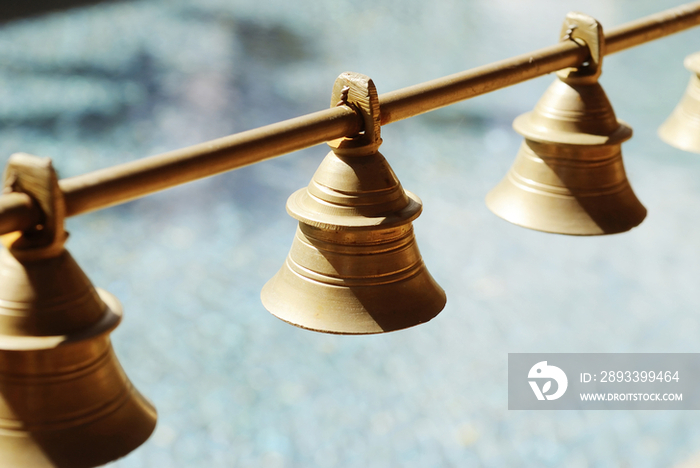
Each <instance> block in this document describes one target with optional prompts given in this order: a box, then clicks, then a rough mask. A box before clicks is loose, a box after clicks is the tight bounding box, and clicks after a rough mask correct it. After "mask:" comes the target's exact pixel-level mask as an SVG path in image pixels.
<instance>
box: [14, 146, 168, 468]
mask: <svg viewBox="0 0 700 468" xmlns="http://www.w3.org/2000/svg"><path fill="white" fill-rule="evenodd" d="M5 187H6V189H12V190H22V191H25V192H27V193H28V194H29V195H30V196H32V198H33V199H35V200H36V201H37V204H38V205H39V206H41V207H42V212H43V213H45V214H44V216H43V218H42V219H41V224H40V225H37V226H35V227H33V228H32V229H30V230H27V231H25V232H24V233H20V232H14V233H11V234H6V235H4V236H2V242H3V244H4V245H5V248H2V250H0V468H17V467H39V468H41V467H92V466H98V465H103V464H105V463H108V462H110V461H112V460H115V459H117V458H119V457H122V456H124V455H126V454H127V453H129V452H130V451H132V450H133V449H135V448H136V447H138V446H139V445H141V444H142V443H143V442H144V441H145V440H146V439H147V438H148V437H149V435H150V434H151V432H152V431H153V429H154V428H155V423H156V412H155V409H154V408H153V406H152V405H151V404H150V403H149V402H148V401H147V400H146V399H145V398H144V397H143V396H141V394H140V393H139V392H138V391H137V390H136V389H135V388H134V387H133V385H132V384H131V382H130V381H129V379H128V378H127V376H126V374H125V373H124V371H123V370H122V368H121V366H120V365H119V361H118V360H117V358H116V356H115V355H114V352H113V350H112V345H111V342H110V339H109V333H110V332H111V331H112V330H113V329H114V328H115V327H116V326H117V325H118V324H119V321H120V320H121V317H122V309H121V305H120V304H119V302H118V301H117V300H116V298H114V297H113V296H112V295H111V294H109V293H107V292H106V291H102V290H98V289H95V288H94V287H93V286H92V284H91V283H90V280H89V279H88V278H87V277H86V276H85V274H84V273H83V272H82V270H81V269H80V267H79V266H78V265H77V264H76V263H75V261H74V260H73V258H72V257H71V256H70V254H69V253H68V252H67V251H66V250H65V249H64V248H63V243H64V241H65V239H66V237H67V235H66V233H65V231H64V230H63V217H64V209H65V208H64V205H63V201H62V197H61V191H60V190H59V188H58V181H57V179H56V175H55V172H54V171H53V168H52V167H51V163H50V160H48V159H40V158H35V157H32V156H29V155H15V156H13V157H12V158H11V161H10V164H9V165H8V168H7V170H6V173H5Z"/></svg>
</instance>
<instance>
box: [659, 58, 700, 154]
mask: <svg viewBox="0 0 700 468" xmlns="http://www.w3.org/2000/svg"><path fill="white" fill-rule="evenodd" d="M683 65H685V68H687V69H688V70H690V71H691V72H692V76H691V77H690V83H688V88H687V89H686V90H685V94H684V95H683V99H681V102H680V103H679V104H678V106H676V108H675V109H674V111H673V113H672V114H671V116H670V117H669V118H668V119H667V120H666V122H664V124H663V125H662V126H661V127H660V128H659V136H660V137H661V139H662V140H663V141H665V142H666V143H668V144H669V145H671V146H673V147H676V148H678V149H682V150H684V151H691V152H693V153H700V52H698V53H695V54H692V55H689V56H688V57H686V59H685V61H684V62H683Z"/></svg>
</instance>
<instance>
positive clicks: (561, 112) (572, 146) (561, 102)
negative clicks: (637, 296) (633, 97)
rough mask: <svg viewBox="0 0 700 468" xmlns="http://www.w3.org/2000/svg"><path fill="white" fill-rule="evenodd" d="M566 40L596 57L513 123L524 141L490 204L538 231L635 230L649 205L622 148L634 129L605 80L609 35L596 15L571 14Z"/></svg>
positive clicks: (562, 74)
mask: <svg viewBox="0 0 700 468" xmlns="http://www.w3.org/2000/svg"><path fill="white" fill-rule="evenodd" d="M561 38H562V40H573V41H575V42H577V43H578V44H579V45H581V46H588V47H589V49H590V51H591V55H590V58H589V60H588V62H585V63H584V64H583V65H582V66H581V67H579V68H569V69H564V70H561V71H559V72H557V76H558V78H557V80H556V81H555V82H554V83H553V84H552V85H551V86H550V87H549V89H547V91H546V92H545V94H544V96H543V97H542V98H541V99H540V101H539V102H538V103H537V105H536V106H535V109H534V111H532V112H529V113H527V114H524V115H521V116H520V117H518V118H517V119H515V122H514V123H513V127H514V128H515V130H516V131H517V132H518V133H520V134H521V135H523V136H524V137H525V139H524V141H523V143H522V145H521V147H520V150H519V152H518V155H517V156H516V160H515V163H514V164H513V166H512V167H511V169H510V171H509V172H508V174H507V175H506V177H505V178H504V179H503V180H502V181H501V182H500V183H499V184H498V185H497V186H496V187H495V188H494V189H493V190H492V191H491V192H490V193H489V194H488V195H487V197H486V204H487V206H488V207H489V209H490V210H491V211H493V212H494V213H495V214H496V215H498V216H500V217H501V218H504V219H505V220H507V221H510V222H511V223H514V224H517V225H519V226H523V227H527V228H530V229H535V230H538V231H546V232H552V233H558V234H570V235H582V236H586V235H600V234H614V233H618V232H624V231H628V230H630V229H632V228H633V227H635V226H637V225H639V223H641V222H642V220H643V219H644V217H645V216H646V209H645V208H644V206H642V204H641V203H640V202H639V200H638V199H637V197H636V196H635V194H634V192H633V191H632V187H631V186H630V184H629V182H628V180H627V175H626V174H625V169H624V166H623V163H622V153H621V148H620V147H621V144H622V142H624V141H626V140H627V139H629V138H630V137H631V136H632V129H631V128H630V127H628V126H627V125H626V124H625V123H623V122H620V121H618V120H617V118H616V117H615V112H614V111H613V109H612V106H611V105H610V102H609V101H608V98H607V96H606V95H605V92H604V91H603V88H602V87H601V86H600V84H598V77H599V76H600V73H601V68H600V65H601V60H602V57H603V53H602V51H603V47H604V42H603V41H604V39H605V36H604V35H603V31H602V28H601V27H600V25H599V24H598V22H597V21H596V20H595V19H593V18H591V17H589V16H586V15H583V14H581V13H569V14H568V15H567V18H566V21H565V22H564V27H563V29H562V34H561Z"/></svg>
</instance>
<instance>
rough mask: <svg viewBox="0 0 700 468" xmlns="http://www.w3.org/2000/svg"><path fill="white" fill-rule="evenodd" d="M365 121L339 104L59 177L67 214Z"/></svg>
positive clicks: (315, 140) (351, 130)
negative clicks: (109, 165) (202, 141)
mask: <svg viewBox="0 0 700 468" xmlns="http://www.w3.org/2000/svg"><path fill="white" fill-rule="evenodd" d="M361 130H362V120H361V119H360V118H358V116H357V115H356V114H355V112H354V111H353V110H351V109H350V108H349V107H344V106H343V107H334V108H331V109H326V110H323V111H319V112H314V113H313V114H307V115H304V116H301V117H296V118H294V119H290V120H285V121H283V122H278V123H276V124H272V125H267V126H264V127H259V128H256V129H253V130H248V131H246V132H242V133H237V134H235V135H231V136H227V137H224V138H219V139H217V140H212V141H208V142H205V143H201V144H198V145H194V146H190V147H187V148H182V149H179V150H175V151H170V152H168V153H163V154H159V155H157V156H151V157H148V158H143V159H139V160H136V161H132V162H128V163H124V164H120V165H118V166H113V167H109V168H106V169H101V170H98V171H94V172H89V173H87V174H83V175H79V176H76V177H70V178H67V179H62V180H60V181H59V186H60V187H61V190H62V191H63V195H64V197H65V200H66V216H75V215H78V214H81V213H86V212H88V211H93V210H98V209H100V208H105V207H108V206H111V205H117V204H119V203H124V202H126V201H129V200H133V199H135V198H139V197H142V196H144V195H147V194H149V193H153V192H157V191H159V190H163V189H166V188H169V187H174V186H176V185H179V184H183V183H185V182H190V181H193V180H197V179H201V178H203V177H207V176H211V175H214V174H219V173H221V172H226V171H230V170H232V169H236V168H239V167H243V166H246V165H248V164H252V163H255V162H259V161H263V160H265V159H268V158H272V157H275V156H279V155H282V154H286V153H289V152H292V151H297V150H300V149H302V148H307V147H309V146H313V145H318V144H320V143H323V142H326V141H329V140H333V139H336V138H341V137H343V136H345V135H354V134H357V133H359V132H360V131H361Z"/></svg>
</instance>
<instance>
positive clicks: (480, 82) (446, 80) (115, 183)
mask: <svg viewBox="0 0 700 468" xmlns="http://www.w3.org/2000/svg"><path fill="white" fill-rule="evenodd" d="M698 24H700V2H693V3H689V4H687V5H681V6H679V7H675V8H671V9H669V10H666V11H662V12H659V13H656V14H653V15H650V16H648V17H645V18H642V19H639V20H636V21H633V22H630V23H627V24H624V25H622V26H619V27H617V28H613V29H611V30H610V31H609V32H608V34H607V35H606V42H607V46H606V48H605V50H603V51H602V54H603V55H604V54H611V53H615V52H619V51H621V50H624V49H627V48H629V47H633V46H636V45H640V44H643V43H645V42H649V41H652V40H655V39H659V38H661V37H664V36H667V35H670V34H673V33H676V32H679V31H683V30H685V29H688V28H691V27H693V26H697V25H698ZM588 56H589V50H588V48H587V47H584V46H582V45H581V44H577V43H576V42H574V41H564V42H560V43H558V44H556V45H553V46H550V47H546V48H543V49H540V50H536V51H533V52H531V53H527V54H522V55H519V56H517V57H513V58H510V59H507V60H502V61H500V62H496V63H492V64H489V65H485V66H482V67H478V68H474V69H472V70H467V71H464V72H461V73H456V74H453V75H449V76H445V77H442V78H439V79H436V80H432V81H428V82H426V83H421V84H418V85H414V86H410V87H407V88H404V89H400V90H397V91H393V92H389V93H385V94H382V95H381V96H379V103H380V108H381V113H380V115H381V119H382V120H381V124H382V125H387V124H389V123H392V122H397V121H399V120H403V119H406V118H409V117H413V116H416V115H419V114H422V113H424V112H429V111H432V110H435V109H439V108H441V107H444V106H448V105H450V104H454V103H456V102H459V101H462V100H465V99H469V98H472V97H475V96H479V95H481V94H485V93H489V92H491V91H495V90H497V89H501V88H504V87H506V86H510V85H513V84H516V83H520V82H523V81H526V80H529V79H531V78H535V77H538V76H542V75H545V74H547V73H551V72H554V71H557V70H560V69H563V68H569V67H577V66H579V65H580V64H581V63H583V62H584V61H585V60H586V59H587V57H588ZM362 125H363V122H362V119H361V117H360V116H358V115H357V114H356V113H354V112H353V111H352V109H350V108H348V107H338V108H332V109H327V110H323V111H319V112H316V113H313V114H308V115H305V116H301V117H297V118H294V119H289V120H285V121H283V122H279V123H276V124H272V125H268V126H265V127H260V128H257V129H253V130H249V131H246V132H242V133H238V134H235V135H231V136H228V137H224V138H220V139H217V140H212V141H209V142H205V143H201V144H199V145H195V146H191V147H188V148H183V149H180V150H176V151H171V152H168V153H163V154H160V155H156V156H151V157H148V158H143V159H139V160H136V161H133V162H129V163H126V164H121V165H118V166H114V167H111V168H106V169H101V170H98V171H94V172H90V173H87V174H83V175H80V176H76V177H71V178H68V179H64V180H61V181H60V187H61V190H62V191H63V194H64V198H65V200H66V213H67V216H75V215H79V214H81V213H86V212H89V211H93V210H98V209H102V208H106V207H108V206H112V205H116V204H119V203H124V202H127V201H129V200H133V199H135V198H140V197H143V196H146V195H148V194H150V193H153V192H156V191H159V190H164V189H166V188H170V187H174V186H176V185H179V184H183V183H186V182H190V181H193V180H196V179H200V178H202V177H208V176H212V175H215V174H219V173H221V172H225V171H229V170H233V169H237V168H239V167H242V166H245V165H248V164H253V163H256V162H259V161H263V160H265V159H269V158H273V157H275V156H280V155H282V154H286V153H288V152H291V151H295V150H299V149H302V148H306V147H309V146H313V145H317V144H320V143H322V142H324V141H327V140H331V139H335V138H341V137H343V136H346V135H354V134H356V133H357V132H358V131H360V130H361V129H362ZM24 202H26V200H24ZM37 215H38V212H37V210H36V209H35V208H34V207H32V206H31V205H27V204H26V203H22V202H21V200H19V199H18V198H16V197H14V198H12V197H5V196H2V197H0V234H3V233H7V232H11V231H13V230H19V229H23V228H25V227H26V226H27V225H31V224H32V222H33V220H34V219H35V218H36V216H37Z"/></svg>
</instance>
